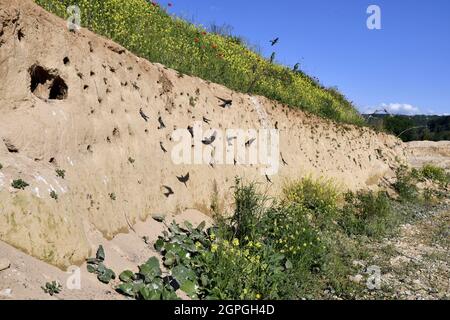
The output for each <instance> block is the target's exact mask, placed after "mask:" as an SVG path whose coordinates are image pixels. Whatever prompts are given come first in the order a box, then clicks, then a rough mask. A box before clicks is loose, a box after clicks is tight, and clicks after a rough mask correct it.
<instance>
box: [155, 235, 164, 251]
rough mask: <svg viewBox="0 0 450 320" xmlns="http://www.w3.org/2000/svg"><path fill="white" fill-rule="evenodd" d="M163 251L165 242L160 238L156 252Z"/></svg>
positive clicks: (156, 244) (157, 241)
mask: <svg viewBox="0 0 450 320" xmlns="http://www.w3.org/2000/svg"><path fill="white" fill-rule="evenodd" d="M163 249H164V240H163V239H161V238H160V239H158V240H156V242H155V250H156V251H158V252H161V251H162V250H163Z"/></svg>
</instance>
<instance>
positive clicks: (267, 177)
mask: <svg viewBox="0 0 450 320" xmlns="http://www.w3.org/2000/svg"><path fill="white" fill-rule="evenodd" d="M266 180H267V182H269V183H272V180H270V178H269V176H268V175H267V174H266Z"/></svg>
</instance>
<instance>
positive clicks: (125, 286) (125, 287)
mask: <svg viewBox="0 0 450 320" xmlns="http://www.w3.org/2000/svg"><path fill="white" fill-rule="evenodd" d="M117 290H118V291H119V292H120V293H122V294H124V295H126V296H129V297H134V295H135V292H134V284H133V283H122V284H121V285H119V287H118V288H117Z"/></svg>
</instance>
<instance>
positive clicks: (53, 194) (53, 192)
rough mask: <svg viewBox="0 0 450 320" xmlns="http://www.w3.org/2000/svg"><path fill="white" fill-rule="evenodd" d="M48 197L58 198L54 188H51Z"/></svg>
mask: <svg viewBox="0 0 450 320" xmlns="http://www.w3.org/2000/svg"><path fill="white" fill-rule="evenodd" d="M50 198H52V199H55V200H58V194H57V193H56V191H55V190H52V192H50Z"/></svg>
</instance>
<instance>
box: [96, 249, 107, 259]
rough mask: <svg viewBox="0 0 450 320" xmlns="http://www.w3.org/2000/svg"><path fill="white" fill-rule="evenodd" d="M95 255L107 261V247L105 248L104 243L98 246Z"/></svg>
mask: <svg viewBox="0 0 450 320" xmlns="http://www.w3.org/2000/svg"><path fill="white" fill-rule="evenodd" d="M95 257H96V258H97V259H98V260H100V261H105V249H103V246H102V245H100V246H99V247H98V250H97V254H96V256H95Z"/></svg>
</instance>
